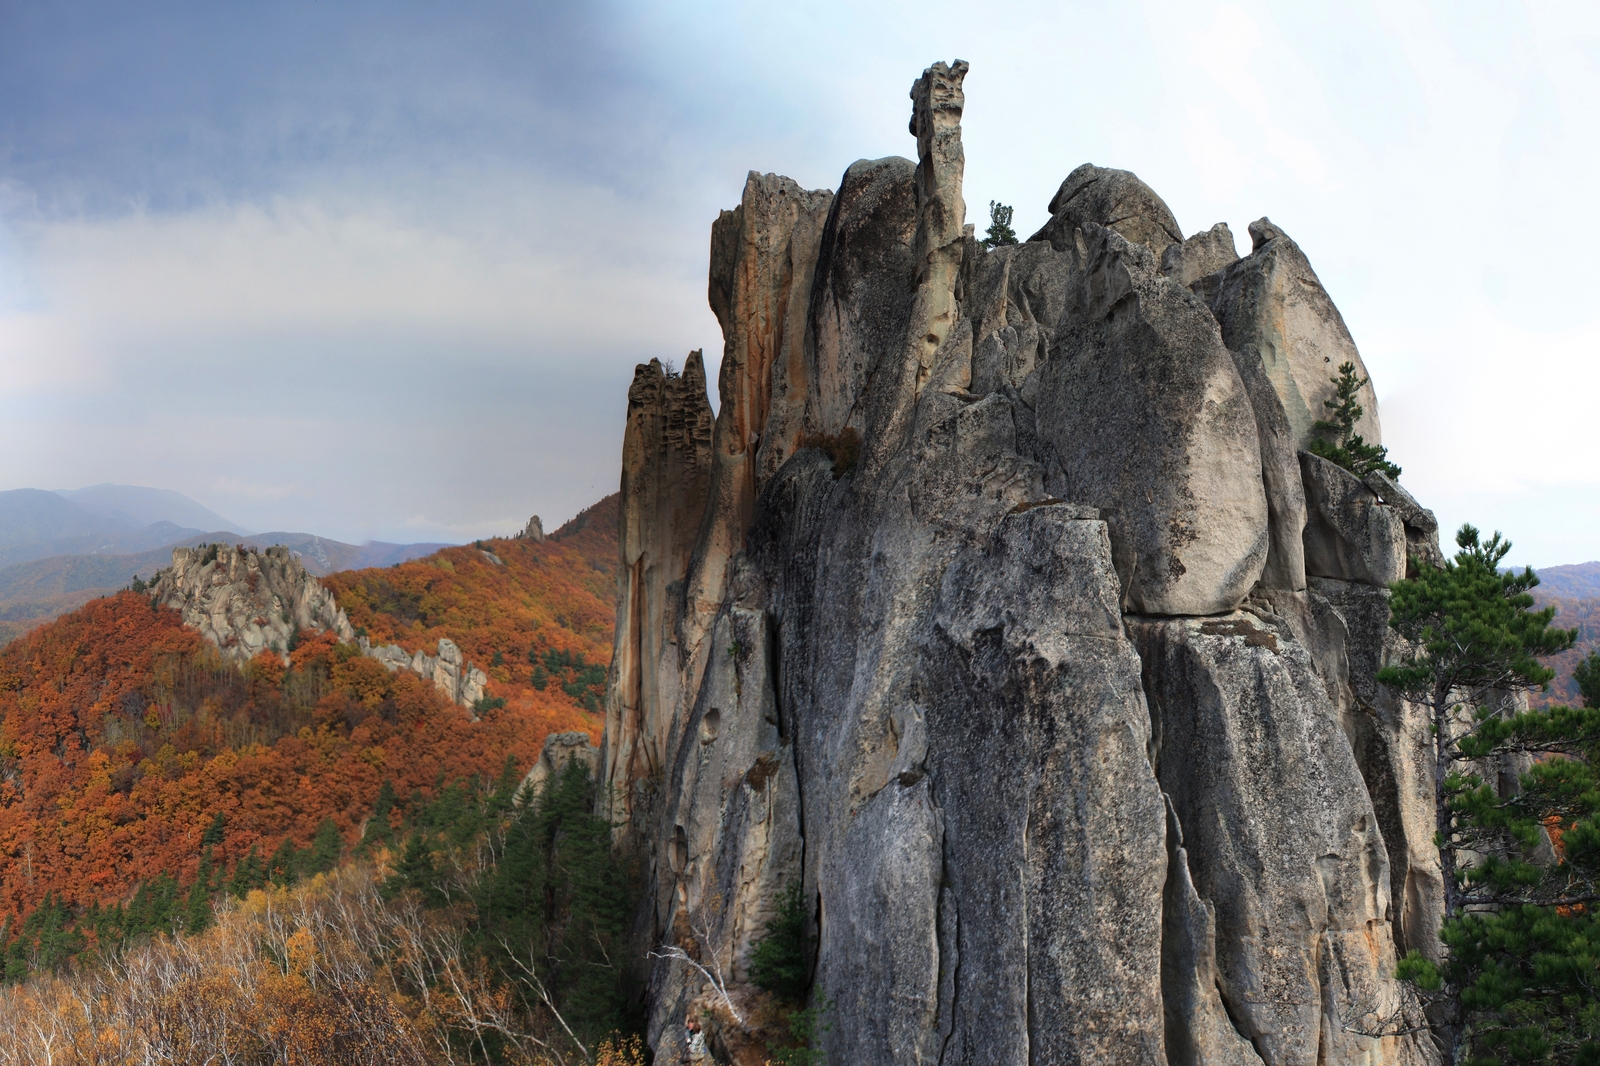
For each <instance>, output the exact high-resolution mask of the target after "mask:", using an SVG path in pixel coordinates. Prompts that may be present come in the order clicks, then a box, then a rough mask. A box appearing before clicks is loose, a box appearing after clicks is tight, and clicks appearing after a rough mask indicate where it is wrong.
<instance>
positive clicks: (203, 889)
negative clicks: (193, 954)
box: [183, 844, 213, 936]
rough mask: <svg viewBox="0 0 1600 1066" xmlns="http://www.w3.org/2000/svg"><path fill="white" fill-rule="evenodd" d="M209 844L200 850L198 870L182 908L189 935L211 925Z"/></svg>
mask: <svg viewBox="0 0 1600 1066" xmlns="http://www.w3.org/2000/svg"><path fill="white" fill-rule="evenodd" d="M212 916H213V915H212V911H211V845H210V844H207V845H206V846H205V849H204V850H203V851H201V852H200V870H199V872H198V873H196V875H195V879H194V884H192V885H190V886H189V898H188V900H187V902H185V904H184V908H183V928H184V931H185V932H187V933H188V934H189V935H190V936H194V935H195V934H197V933H203V932H205V931H206V929H207V927H209V926H210V925H211V919H212Z"/></svg>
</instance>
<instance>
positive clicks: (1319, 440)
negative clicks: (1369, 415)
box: [1310, 362, 1400, 481]
mask: <svg viewBox="0 0 1600 1066" xmlns="http://www.w3.org/2000/svg"><path fill="white" fill-rule="evenodd" d="M1328 380H1329V381H1331V382H1333V386H1334V394H1333V399H1331V400H1323V401H1322V406H1323V407H1325V408H1326V409H1327V410H1328V411H1329V412H1330V416H1329V417H1328V418H1323V419H1318V420H1317V422H1316V423H1314V424H1313V425H1312V427H1311V431H1312V432H1313V433H1315V434H1317V436H1316V437H1314V438H1312V441H1311V445H1310V451H1311V453H1312V454H1313V455H1318V456H1321V457H1322V458H1324V459H1326V460H1328V461H1329V462H1330V463H1336V464H1338V465H1339V466H1342V467H1344V468H1345V469H1346V470H1348V471H1350V472H1351V473H1352V474H1354V475H1355V476H1356V477H1366V476H1367V475H1368V474H1371V473H1374V472H1377V473H1382V474H1385V475H1387V476H1388V477H1389V478H1391V479H1393V480H1396V481H1398V480H1399V478H1400V468H1399V467H1398V466H1395V465H1394V464H1393V463H1391V462H1389V449H1388V448H1385V447H1383V446H1382V445H1381V444H1368V443H1367V442H1366V441H1365V440H1364V439H1362V437H1361V434H1359V433H1357V432H1356V431H1355V427H1356V423H1357V422H1359V421H1361V416H1362V414H1363V413H1364V412H1363V409H1362V407H1361V403H1360V401H1358V400H1357V399H1356V393H1358V392H1360V391H1361V390H1362V389H1363V388H1364V387H1366V385H1367V384H1368V382H1369V381H1370V380H1371V379H1370V378H1361V379H1359V380H1357V378H1356V365H1355V364H1354V363H1350V362H1344V363H1340V364H1339V376H1338V377H1336V378H1329V379H1328Z"/></svg>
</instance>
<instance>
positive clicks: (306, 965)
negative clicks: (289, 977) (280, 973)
mask: <svg viewBox="0 0 1600 1066" xmlns="http://www.w3.org/2000/svg"><path fill="white" fill-rule="evenodd" d="M284 953H285V954H286V955H287V956H288V963H289V969H290V970H292V971H293V972H295V973H297V974H300V975H301V976H302V977H309V976H311V975H313V974H315V973H316V968H317V942H316V940H315V939H314V938H313V937H312V935H311V932H310V930H308V929H305V928H300V929H296V930H295V931H294V933H293V934H291V935H290V937H289V939H288V941H287V942H286V943H285V944H284Z"/></svg>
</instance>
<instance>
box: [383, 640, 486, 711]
mask: <svg viewBox="0 0 1600 1066" xmlns="http://www.w3.org/2000/svg"><path fill="white" fill-rule="evenodd" d="M357 643H358V644H360V645H361V654H363V655H365V656H368V657H369V658H372V659H376V660H378V661H379V662H380V663H382V664H383V665H384V666H385V667H387V668H388V669H389V671H390V672H391V673H392V672H393V671H395V670H410V671H411V672H412V673H414V674H421V675H422V676H423V677H425V678H427V679H428V680H429V681H432V682H433V687H434V688H436V689H438V690H439V691H440V692H442V693H444V694H445V697H446V698H448V699H449V700H450V701H451V702H453V703H459V704H460V705H461V706H463V707H471V706H472V705H473V704H475V703H477V702H478V701H479V700H481V699H483V697H484V695H485V694H486V692H487V691H488V686H489V675H488V674H486V673H484V672H483V671H482V670H480V669H479V668H478V667H476V666H474V665H472V664H471V663H469V662H467V658H466V656H465V655H463V654H462V653H461V649H460V648H459V647H457V646H456V642H455V641H453V640H450V639H448V638H446V637H440V638H439V648H438V651H439V654H438V655H429V654H428V653H427V652H425V651H418V652H416V653H415V654H412V653H410V652H407V651H406V650H405V649H404V648H402V647H401V646H400V645H398V644H383V645H379V646H376V647H375V646H373V645H372V644H370V643H368V641H367V638H366V637H360V638H358V640H357Z"/></svg>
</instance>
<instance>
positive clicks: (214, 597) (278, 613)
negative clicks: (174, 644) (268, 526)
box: [150, 544, 355, 662]
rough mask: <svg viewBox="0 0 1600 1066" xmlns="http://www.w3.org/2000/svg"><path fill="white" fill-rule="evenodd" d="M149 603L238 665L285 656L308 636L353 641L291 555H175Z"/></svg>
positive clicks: (212, 549) (279, 551)
mask: <svg viewBox="0 0 1600 1066" xmlns="http://www.w3.org/2000/svg"><path fill="white" fill-rule="evenodd" d="M150 594H151V597H152V598H153V599H154V600H155V601H156V602H157V603H160V604H161V605H162V606H165V607H171V608H174V609H175V610H177V611H179V612H180V613H181V614H182V615H183V621H184V624H185V625H187V626H189V627H191V628H193V629H197V630H199V631H200V634H201V636H203V637H205V638H206V639H207V640H209V641H210V642H211V643H213V644H215V645H216V646H217V647H218V648H219V649H221V651H222V654H223V655H224V656H226V657H228V658H230V659H234V660H236V661H239V662H244V661H246V660H249V659H251V658H253V657H254V656H256V655H257V654H259V653H260V652H263V651H274V652H280V653H281V652H286V651H287V649H288V647H289V643H290V641H291V640H292V638H293V637H294V635H295V634H296V633H298V632H300V631H301V630H303V629H309V630H313V631H316V632H322V631H324V630H332V631H333V633H334V634H335V635H337V636H338V637H339V639H340V640H342V641H350V640H354V639H355V631H354V630H353V629H352V628H351V627H350V620H349V619H347V618H346V617H345V615H344V612H343V611H342V610H340V609H339V606H338V604H336V603H335V602H334V599H333V593H331V592H329V591H328V590H327V589H325V588H323V587H322V585H321V583H320V582H318V581H317V579H316V578H315V577H313V576H312V575H311V574H310V573H308V572H307V571H306V568H305V567H304V566H302V565H300V560H299V559H297V558H295V555H294V553H293V552H291V551H290V550H289V549H288V548H285V547H284V546H283V545H281V544H279V545H274V546H272V547H270V548H267V549H265V550H260V551H258V550H256V549H254V548H246V547H243V546H235V545H231V544H206V545H202V546H200V547H198V548H174V549H173V551H172V565H171V566H170V567H168V568H166V569H165V570H162V571H160V572H158V573H157V574H156V576H155V578H154V579H152V581H151V583H150Z"/></svg>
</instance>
